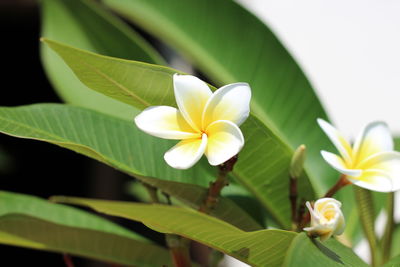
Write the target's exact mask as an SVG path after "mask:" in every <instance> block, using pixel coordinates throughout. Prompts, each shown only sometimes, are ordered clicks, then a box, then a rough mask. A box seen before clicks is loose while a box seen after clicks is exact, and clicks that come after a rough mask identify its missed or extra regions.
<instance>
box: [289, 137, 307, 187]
mask: <svg viewBox="0 0 400 267" xmlns="http://www.w3.org/2000/svg"><path fill="white" fill-rule="evenodd" d="M305 160H306V146H305V145H301V146H299V147H298V148H297V149H296V151H295V152H294V154H293V156H292V161H291V162H290V170H289V174H290V177H291V178H292V179H296V178H298V177H299V176H300V175H301V172H302V171H303V165H304V161H305Z"/></svg>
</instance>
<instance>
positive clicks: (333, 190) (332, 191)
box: [324, 174, 351, 197]
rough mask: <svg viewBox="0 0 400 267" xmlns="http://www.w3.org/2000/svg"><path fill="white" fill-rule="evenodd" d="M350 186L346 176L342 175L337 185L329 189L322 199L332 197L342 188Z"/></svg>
mask: <svg viewBox="0 0 400 267" xmlns="http://www.w3.org/2000/svg"><path fill="white" fill-rule="evenodd" d="M349 184H351V182H350V181H349V180H348V179H347V178H346V175H344V174H342V175H341V176H340V179H339V180H338V181H337V183H336V184H335V185H334V186H332V187H331V189H329V190H328V192H326V194H325V196H324V197H332V196H333V195H334V194H335V193H336V192H337V191H339V190H340V189H341V188H342V187H345V186H346V185H349Z"/></svg>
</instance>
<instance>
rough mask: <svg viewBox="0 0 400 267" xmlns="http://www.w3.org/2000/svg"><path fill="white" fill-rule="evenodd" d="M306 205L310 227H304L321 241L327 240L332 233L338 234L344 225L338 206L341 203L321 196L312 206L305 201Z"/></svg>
mask: <svg viewBox="0 0 400 267" xmlns="http://www.w3.org/2000/svg"><path fill="white" fill-rule="evenodd" d="M306 206H307V208H308V210H309V211H310V215H311V223H310V227H306V228H304V231H307V232H309V233H310V234H311V235H313V236H319V237H320V238H321V241H325V240H327V239H328V238H329V237H331V236H332V235H340V234H342V233H343V231H344V228H345V226H346V224H345V221H344V216H343V213H342V211H341V210H340V207H341V206H342V204H341V203H340V202H339V201H337V200H336V199H333V198H321V199H318V200H317V201H316V202H315V203H314V208H313V207H311V204H310V202H308V201H307V203H306Z"/></svg>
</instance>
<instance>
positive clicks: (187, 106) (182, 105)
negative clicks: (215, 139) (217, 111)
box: [174, 74, 212, 131]
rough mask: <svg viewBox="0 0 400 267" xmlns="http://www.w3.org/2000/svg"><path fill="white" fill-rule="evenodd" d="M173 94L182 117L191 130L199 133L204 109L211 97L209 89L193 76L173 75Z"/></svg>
mask: <svg viewBox="0 0 400 267" xmlns="http://www.w3.org/2000/svg"><path fill="white" fill-rule="evenodd" d="M174 92H175V99H176V104H177V105H178V107H179V110H180V111H181V113H182V115H183V117H184V118H185V119H186V121H187V122H188V123H189V124H190V125H191V126H192V127H193V129H195V130H197V131H200V130H201V119H202V115H203V111H204V107H205V105H206V103H207V101H208V99H209V98H210V97H211V95H212V92H211V90H210V88H209V87H208V85H207V84H206V83H205V82H203V81H202V80H200V79H199V78H197V77H195V76H192V75H179V74H175V75H174Z"/></svg>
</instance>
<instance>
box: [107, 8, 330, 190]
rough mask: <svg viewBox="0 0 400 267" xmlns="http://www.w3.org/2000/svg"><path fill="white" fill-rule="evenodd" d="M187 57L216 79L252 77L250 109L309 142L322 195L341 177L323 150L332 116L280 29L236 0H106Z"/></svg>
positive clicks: (283, 132)
mask: <svg viewBox="0 0 400 267" xmlns="http://www.w3.org/2000/svg"><path fill="white" fill-rule="evenodd" d="M103 2H104V3H106V4H107V5H108V6H110V7H111V8H113V9H114V10H116V11H117V12H119V13H120V14H122V15H124V16H126V17H127V18H128V19H131V20H132V21H133V22H134V23H136V24H138V25H139V26H141V27H143V28H144V29H145V30H146V31H148V32H150V33H152V34H153V35H154V36H156V37H157V38H160V39H162V40H163V41H165V42H167V43H168V44H170V45H171V46H173V47H175V48H176V50H177V51H179V52H181V53H182V54H183V55H185V56H187V58H189V59H190V60H191V61H192V62H193V63H194V65H195V66H197V67H198V68H199V69H200V70H201V71H202V72H203V73H205V74H206V76H208V77H210V78H211V79H212V80H213V81H214V82H215V83H216V84H218V85H223V84H227V83H232V82H237V81H239V82H248V83H249V84H250V85H251V87H252V91H253V95H254V99H253V101H252V110H253V111H255V112H256V113H257V115H258V118H259V119H260V120H261V121H262V122H263V123H264V124H266V125H267V126H268V128H270V129H273V130H274V132H276V133H279V136H282V137H283V138H284V139H285V140H286V141H287V142H288V143H289V144H290V146H291V148H292V149H295V148H297V146H299V145H300V144H306V145H307V148H308V153H307V155H308V160H307V162H306V168H307V169H308V170H309V175H310V178H311V181H312V183H313V185H314V187H315V189H316V190H317V192H318V193H319V194H320V195H322V194H324V193H325V191H326V190H327V189H328V188H329V187H330V186H331V185H333V184H334V183H335V182H336V179H337V176H336V174H335V172H334V171H333V170H332V169H331V168H328V167H327V165H326V164H325V163H324V162H323V160H322V158H321V157H320V154H319V151H320V150H321V149H322V148H324V149H329V148H332V145H331V144H330V142H329V140H328V139H327V138H326V137H325V136H324V134H323V133H322V131H321V130H320V129H319V128H318V126H317V124H316V121H315V120H316V118H318V117H321V118H326V115H325V112H324V111H323V108H322V107H321V104H320V102H319V101H318V99H317V97H316V95H315V93H314V91H313V89H312V88H311V85H310V83H309V82H308V80H307V79H306V77H305V76H304V74H303V72H302V71H301V69H300V68H299V67H298V65H297V64H296V63H295V61H294V60H293V58H292V57H291V56H290V55H289V53H288V52H287V51H286V50H285V48H284V47H283V46H282V44H281V43H280V42H279V40H278V39H277V38H276V37H275V36H274V34H273V33H272V32H271V31H270V30H269V29H268V28H267V26H266V25H264V24H263V23H262V22H261V21H260V20H258V19H257V18H256V17H255V16H254V15H252V14H251V13H249V12H248V11H247V10H245V9H244V8H243V7H241V6H240V5H238V4H237V3H235V1H230V0H202V1H198V0H187V1H185V4H184V5H182V1H181V0H151V1H149V0H130V1H128V0H103Z"/></svg>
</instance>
